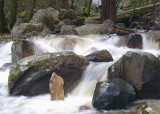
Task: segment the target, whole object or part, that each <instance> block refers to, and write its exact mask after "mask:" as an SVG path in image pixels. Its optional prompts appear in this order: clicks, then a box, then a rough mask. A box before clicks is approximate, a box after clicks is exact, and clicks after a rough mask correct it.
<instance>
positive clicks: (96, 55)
mask: <svg viewBox="0 0 160 114" xmlns="http://www.w3.org/2000/svg"><path fill="white" fill-rule="evenodd" d="M86 58H88V60H89V61H93V62H109V61H113V58H112V56H111V54H110V53H109V51H107V50H100V51H95V52H93V53H91V54H89V55H87V56H86Z"/></svg>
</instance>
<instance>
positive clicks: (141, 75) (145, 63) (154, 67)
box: [108, 52, 160, 99]
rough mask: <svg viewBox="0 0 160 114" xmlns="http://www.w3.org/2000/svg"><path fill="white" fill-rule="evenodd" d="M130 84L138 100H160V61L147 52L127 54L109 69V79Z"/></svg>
mask: <svg viewBox="0 0 160 114" xmlns="http://www.w3.org/2000/svg"><path fill="white" fill-rule="evenodd" d="M115 77H119V78H121V79H123V80H126V81H127V82H129V83H130V84H131V85H132V86H133V87H134V88H135V91H136V93H137V95H138V98H140V99H144V98H149V99H152V98H160V60H159V59H158V58H157V57H155V56H154V55H153V54H150V53H146V52H127V53H126V54H125V55H123V56H122V57H121V58H120V59H119V60H118V61H117V62H116V63H114V64H113V65H112V66H111V67H109V69H108V79H112V78H115Z"/></svg>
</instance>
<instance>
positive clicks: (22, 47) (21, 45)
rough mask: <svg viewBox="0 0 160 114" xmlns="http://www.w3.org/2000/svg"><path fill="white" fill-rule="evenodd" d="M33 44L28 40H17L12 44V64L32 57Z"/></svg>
mask: <svg viewBox="0 0 160 114" xmlns="http://www.w3.org/2000/svg"><path fill="white" fill-rule="evenodd" d="M34 46H35V44H34V43H33V42H31V41H28V40H18V41H15V42H14V43H13V44H12V48H11V50H12V63H16V62H18V61H19V60H20V59H22V58H24V57H27V56H31V55H34Z"/></svg>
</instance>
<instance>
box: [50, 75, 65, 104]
mask: <svg viewBox="0 0 160 114" xmlns="http://www.w3.org/2000/svg"><path fill="white" fill-rule="evenodd" d="M49 90H50V95H51V100H52V101H53V100H64V81H63V78H61V77H60V76H58V75H57V74H56V73H55V72H53V73H52V76H51V78H50V81H49Z"/></svg>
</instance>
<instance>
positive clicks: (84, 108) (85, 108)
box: [79, 105, 91, 110]
mask: <svg viewBox="0 0 160 114" xmlns="http://www.w3.org/2000/svg"><path fill="white" fill-rule="evenodd" d="M79 110H91V107H89V106H87V105H83V106H80V108H79Z"/></svg>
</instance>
